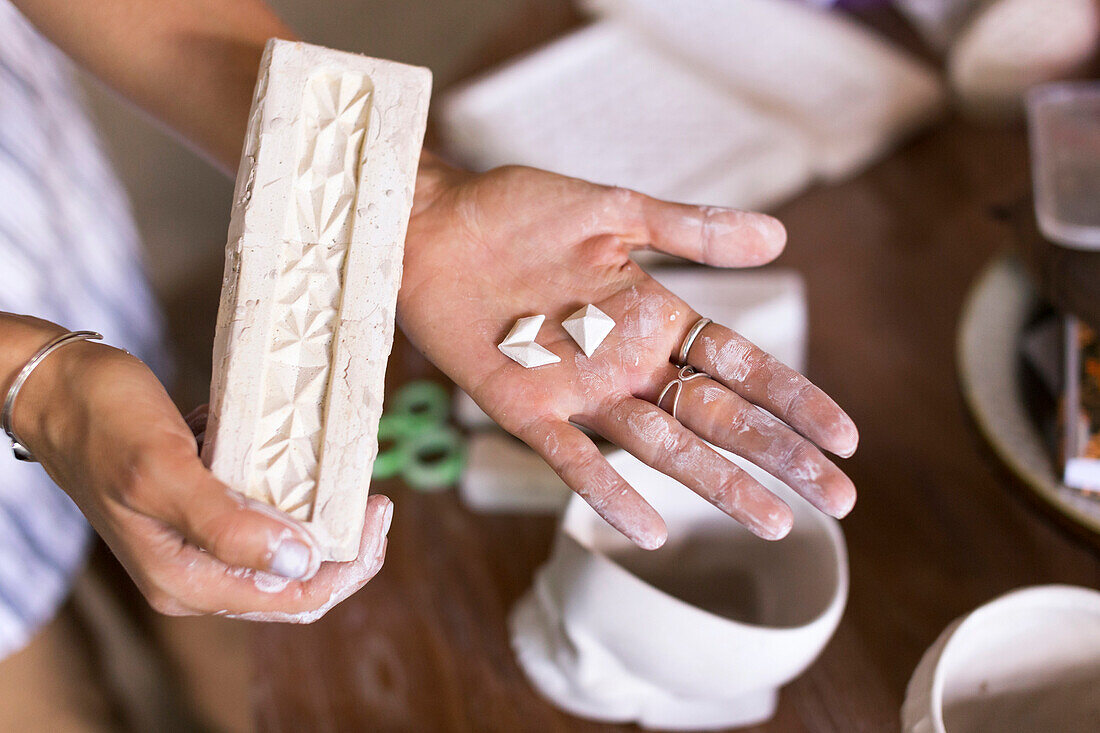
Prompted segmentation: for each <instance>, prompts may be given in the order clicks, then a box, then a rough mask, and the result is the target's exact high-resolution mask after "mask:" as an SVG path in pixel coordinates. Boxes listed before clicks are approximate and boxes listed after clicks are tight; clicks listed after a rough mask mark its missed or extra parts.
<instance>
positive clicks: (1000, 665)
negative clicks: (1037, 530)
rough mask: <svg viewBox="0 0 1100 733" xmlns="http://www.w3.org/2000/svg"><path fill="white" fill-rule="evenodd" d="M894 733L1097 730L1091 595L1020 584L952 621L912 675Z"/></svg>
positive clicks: (1099, 596)
mask: <svg viewBox="0 0 1100 733" xmlns="http://www.w3.org/2000/svg"><path fill="white" fill-rule="evenodd" d="M902 729H903V730H904V731H905V733H979V732H980V733H985V732H986V731H1016V732H1018V733H1031V732H1035V733H1053V732H1056V733H1083V732H1085V731H1089V732H1090V733H1091V732H1093V731H1097V730H1100V593H1097V592H1096V591H1093V590H1089V589H1087V588H1077V587H1074V586H1067V585H1041V586H1035V587H1031V588H1023V589H1020V590H1016V591H1013V592H1011V593H1009V594H1007V595H1004V596H1001V597H1000V598H998V599H997V600H995V601H992V602H990V603H987V604H986V605H984V606H982V607H980V608H978V609H977V610H976V611H974V612H972V613H970V614H968V615H966V616H964V617H962V618H960V619H957V620H956V621H955V622H954V623H952V624H951V625H950V626H948V627H947V630H945V631H944V632H943V634H941V635H940V638H939V639H937V640H936V643H935V644H933V645H932V647H931V648H930V649H929V650H928V651H927V652H926V653H925V655H924V658H923V659H921V662H920V665H918V666H917V669H916V671H915V672H914V673H913V677H912V679H911V680H910V681H909V689H908V690H907V692H906V696H905V705H904V706H903V707H902Z"/></svg>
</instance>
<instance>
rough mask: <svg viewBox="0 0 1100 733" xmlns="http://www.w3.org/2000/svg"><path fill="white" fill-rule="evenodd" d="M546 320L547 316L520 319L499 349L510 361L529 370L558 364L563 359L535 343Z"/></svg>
mask: <svg viewBox="0 0 1100 733" xmlns="http://www.w3.org/2000/svg"><path fill="white" fill-rule="evenodd" d="M545 320H546V316H528V317H527V318H520V319H519V320H518V321H516V322H515V325H513V326H512V330H511V331H509V332H508V335H507V336H505V337H504V340H503V341H501V342H500V345H499V346H497V348H498V349H500V351H501V353H502V354H504V355H505V356H507V357H508V358H509V359H511V360H512V361H514V362H516V363H517V364H519V365H521V366H524V367H526V368H528V369H533V368H534V367H540V366H546V365H547V364H556V363H557V362H559V361H561V357H559V356H558V355H557V354H555V353H554V352H552V351H550V350H549V349H545V348H543V347H542V346H539V345H538V344H536V343H535V338H536V337H537V336H538V335H539V329H540V328H542V322H543V321H545Z"/></svg>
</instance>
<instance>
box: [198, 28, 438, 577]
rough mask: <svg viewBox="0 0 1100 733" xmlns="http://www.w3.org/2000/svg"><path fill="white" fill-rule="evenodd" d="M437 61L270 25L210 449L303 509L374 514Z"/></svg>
mask: <svg viewBox="0 0 1100 733" xmlns="http://www.w3.org/2000/svg"><path fill="white" fill-rule="evenodd" d="M430 93H431V72H429V71H428V70H427V69H423V68H419V67H413V66H406V65H404V64H397V63H393V62H390V61H383V60H380V59H372V58H368V57H365V56H358V55H355V54H350V53H343V52H340V51H333V50H329V49H325V48H321V47H318V46H310V45H307V44H303V43H291V42H287V41H280V40H276V39H272V40H271V41H268V44H267V47H266V49H265V51H264V56H263V60H262V61H261V65H260V74H259V79H258V80H257V82H256V91H255V96H254V98H253V101H252V111H251V113H250V115H249V126H248V133H247V137H246V139H245V146H244V152H243V154H242V156H241V164H240V170H239V171H238V173H237V186H236V191H235V192H234V198H233V201H234V203H233V215H232V220H231V222H230V226H229V242H228V245H227V247H226V261H225V278H224V281H223V285H222V297H221V305H220V309H219V311H218V324H217V333H216V336H215V343H214V368H213V374H214V377H213V383H212V385H211V391H210V421H209V425H208V427H207V431H206V440H205V444H204V446H203V459H204V460H205V461H206V463H207V465H209V466H210V468H211V470H213V472H214V474H215V475H216V476H217V477H218V478H220V479H221V480H223V481H225V482H226V483H227V484H228V485H229V486H231V487H232V488H234V489H237V490H239V491H241V492H243V493H244V494H245V495H247V496H249V497H251V498H253V499H257V500H259V501H262V502H266V503H268V504H270V505H272V506H274V507H277V508H278V509H281V510H282V511H284V512H286V513H288V514H289V515H291V516H292V517H295V518H296V519H299V520H301V521H302V522H303V523H304V524H305V526H306V527H308V528H309V529H310V530H311V531H312V532H313V534H314V536H315V537H316V538H317V541H318V544H319V545H320V547H321V549H322V552H323V553H324V555H325V558H326V559H329V560H340V561H344V560H352V559H354V558H355V556H356V555H357V554H358V549H359V540H360V537H361V535H362V531H363V518H364V512H365V508H366V502H367V491H368V487H369V482H370V475H371V467H372V466H373V464H374V459H375V457H376V455H377V452H378V441H377V430H378V418H379V416H380V415H381V413H382V393H383V382H384V379H385V372H386V362H387V359H388V357H389V353H390V348H391V346H392V342H393V327H394V309H395V306H396V299H397V290H398V287H399V286H400V284H401V261H402V256H403V252H404V242H405V231H406V228H407V226H408V221H409V212H410V209H411V207H412V198H413V188H414V183H415V179H416V170H417V163H418V159H419V155H420V147H421V144H422V142H423V136H424V127H425V123H426V119H427V113H428V99H429V96H430Z"/></svg>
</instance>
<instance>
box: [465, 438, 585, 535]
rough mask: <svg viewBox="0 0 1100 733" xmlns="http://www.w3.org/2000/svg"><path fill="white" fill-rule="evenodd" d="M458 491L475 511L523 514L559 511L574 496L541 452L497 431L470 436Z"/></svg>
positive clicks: (466, 503) (467, 504)
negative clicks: (544, 459)
mask: <svg viewBox="0 0 1100 733" xmlns="http://www.w3.org/2000/svg"><path fill="white" fill-rule="evenodd" d="M458 492H459V495H460V496H461V497H462V502H463V503H464V504H465V505H466V506H467V507H469V508H470V509H473V510H474V511H480V512H501V513H522V514H543V513H546V514H556V513H558V512H560V511H561V510H562V509H564V508H565V504H566V502H568V501H569V497H570V496H571V495H572V492H571V491H570V490H569V487H568V486H566V485H565V482H564V481H562V480H561V479H560V478H559V477H558V475H557V474H556V473H554V469H552V468H550V466H549V465H547V464H546V462H545V461H543V460H542V458H540V457H539V455H538V453H535V452H534V451H533V450H531V449H530V448H528V447H527V446H526V445H524V444H523V443H521V442H519V441H518V440H516V439H515V438H513V437H512V436H510V435H506V434H504V433H502V432H500V431H497V430H490V431H486V432H481V433H475V434H473V435H472V436H470V441H469V443H468V444H467V449H466V469H465V470H464V471H463V472H462V480H461V481H460V482H459V484H458Z"/></svg>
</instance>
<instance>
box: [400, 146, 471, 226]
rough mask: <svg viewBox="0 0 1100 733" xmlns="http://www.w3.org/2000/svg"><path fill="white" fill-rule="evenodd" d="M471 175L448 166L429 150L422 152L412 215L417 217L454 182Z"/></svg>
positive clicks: (425, 149) (417, 172)
mask: <svg viewBox="0 0 1100 733" xmlns="http://www.w3.org/2000/svg"><path fill="white" fill-rule="evenodd" d="M466 175H469V173H467V172H466V171H464V170H462V169H461V168H456V167H455V166H453V165H450V164H448V163H447V162H445V161H444V160H443V159H442V158H440V157H439V156H438V155H436V154H435V153H433V152H431V151H430V150H428V149H427V148H424V149H423V150H421V152H420V166H419V168H418V169H417V171H416V193H415V194H414V195H413V207H412V215H413V216H416V215H417V214H419V213H421V212H422V211H424V210H425V209H428V208H430V207H431V206H432V204H434V203H435V202H436V200H438V198H439V196H440V194H442V193H443V191H445V190H446V189H447V188H448V187H449V186H450V185H451V184H452V183H453V182H454V181H456V180H457V179H459V178H461V177H463V176H466Z"/></svg>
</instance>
